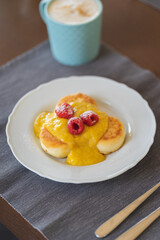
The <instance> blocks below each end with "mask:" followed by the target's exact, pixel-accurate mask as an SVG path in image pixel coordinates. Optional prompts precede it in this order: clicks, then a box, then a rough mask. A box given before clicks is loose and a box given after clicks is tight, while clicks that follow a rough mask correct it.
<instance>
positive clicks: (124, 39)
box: [0, 0, 160, 240]
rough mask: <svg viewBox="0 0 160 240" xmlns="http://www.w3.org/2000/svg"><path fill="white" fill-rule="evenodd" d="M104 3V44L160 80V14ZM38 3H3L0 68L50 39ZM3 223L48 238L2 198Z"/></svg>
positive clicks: (135, 4) (133, 1)
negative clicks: (152, 73) (149, 71)
mask: <svg viewBox="0 0 160 240" xmlns="http://www.w3.org/2000/svg"><path fill="white" fill-rule="evenodd" d="M102 1H103V5H104V14H103V31H102V41H103V42H104V43H105V44H108V45H109V46H111V47H112V48H114V49H115V50H117V51H118V52H120V53H121V54H123V55H126V56H127V57H129V58H131V59H132V60H133V61H134V62H136V63H137V64H138V65H139V66H141V67H143V68H146V69H149V70H151V71H152V72H154V73H155V74H156V75H157V76H158V77H159V78H160V27H159V26H160V12H159V11H158V10H156V9H154V8H152V7H150V6H148V5H145V4H143V3H142V2H140V1H138V0H112V1H111V0H102ZM38 4H39V1H35V0H34V1H33V0H14V1H10V0H5V1H4V0H0V6H1V7H0V31H1V34H0V36H1V37H0V65H3V64H5V63H6V62H7V61H9V60H11V59H13V58H14V57H16V56H17V55H20V54H22V53H23V52H25V51H27V50H29V49H30V48H32V47H34V46H35V45H37V44H38V43H40V42H42V41H44V40H45V39H47V31H46V28H45V25H44V23H43V21H42V20H41V18H40V15H39V11H38ZM0 221H1V222H2V223H3V224H4V225H6V226H7V227H8V228H9V229H10V230H11V231H12V232H13V233H14V234H15V235H16V236H17V237H18V238H19V239H22V240H28V239H30V240H32V239H34V240H36V239H41V240H42V239H44V237H43V236H42V235H41V234H40V233H39V232H38V231H37V230H35V229H34V228H32V226H30V225H29V223H27V222H26V221H25V220H24V219H23V218H22V217H21V216H20V215H19V214H18V213H17V212H16V211H15V210H14V209H12V207H11V206H10V205H8V203H6V202H5V201H4V200H3V199H2V198H0Z"/></svg>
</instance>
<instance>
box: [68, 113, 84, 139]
mask: <svg viewBox="0 0 160 240" xmlns="http://www.w3.org/2000/svg"><path fill="white" fill-rule="evenodd" d="M67 127H68V130H69V132H70V133H71V134H73V135H78V134H80V133H81V132H83V129H84V126H83V121H82V119H81V118H78V117H73V118H70V119H69V120H68V124H67Z"/></svg>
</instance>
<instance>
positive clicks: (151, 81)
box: [0, 42, 160, 240]
mask: <svg viewBox="0 0 160 240" xmlns="http://www.w3.org/2000/svg"><path fill="white" fill-rule="evenodd" d="M87 74H88V75H99V76H105V77H109V78H112V79H115V80H116V81H117V82H123V83H125V84H127V85H128V86H129V87H132V88H134V89H136V90H137V91H138V92H139V93H140V94H141V95H142V96H143V97H144V98H145V99H146V100H147V101H148V102H149V105H150V107H151V108H152V110H153V112H154V114H155V117H156V120H157V133H156V137H155V142H154V144H153V145H152V147H151V149H150V151H149V153H148V154H147V156H146V157H145V158H144V159H143V160H142V161H141V162H140V163H139V164H138V165H137V166H135V167H134V168H132V169H131V170H129V171H127V172H126V173H124V174H123V175H121V176H119V177H116V178H114V179H111V180H108V181H104V182H99V183H92V184H80V185H75V184H63V183H58V182H54V181H51V180H48V179H45V178H42V177H40V176H38V175H36V174H34V173H32V172H31V171H29V170H27V169H26V168H24V167H23V166H22V165H21V164H20V163H19V162H18V161H17V160H16V159H15V158H14V156H13V155H12V153H11V151H10V149H9V146H8V145H7V142H6V134H5V126H6V123H7V118H8V115H9V114H10V112H11V110H12V108H13V107H14V105H15V103H16V102H17V101H18V100H19V99H20V98H21V97H22V96H23V95H24V94H25V93H27V92H28V91H30V90H31V89H33V88H35V87H37V86H38V85H39V84H41V83H44V82H48V81H49V80H51V79H55V78H58V77H65V76H66V77H67V76H71V75H87ZM62 87H63V86H62ZM91 87H92V86H91ZM53 94H54V93H53ZM159 95H160V80H159V79H157V78H156V77H155V75H154V74H152V73H151V72H150V71H147V70H143V69H141V68H140V67H138V66H137V65H136V64H134V63H133V62H131V61H130V60H129V59H127V58H126V57H123V56H122V55H119V54H118V53H116V52H114V51H113V50H111V49H110V48H108V47H104V46H102V48H101V53H100V56H99V58H97V59H96V60H95V61H93V62H92V63H90V64H87V65H85V66H79V67H74V68H72V67H67V66H62V65H60V64H59V63H57V62H56V61H54V60H53V58H52V56H51V53H50V49H49V45H48V42H45V43H43V44H42V45H39V46H38V47H36V48H34V49H33V50H31V51H29V52H27V53H25V54H24V55H22V56H20V57H18V58H17V59H16V60H13V61H12V62H10V63H8V64H6V65H5V66H3V67H1V68H0V112H1V114H0V144H1V151H0V194H1V196H2V197H3V198H4V199H6V200H7V201H8V202H9V204H11V205H12V207H13V208H15V209H16V210H17V211H18V212H19V213H20V214H21V215H22V216H23V217H24V218H25V219H26V220H27V221H28V222H29V223H30V224H32V225H33V226H34V227H35V228H37V229H38V230H39V231H41V232H42V233H43V234H44V236H46V238H47V239H49V240H52V239H54V240H94V239H96V237H95V236H94V231H95V229H96V228H97V227H98V226H99V224H101V223H103V221H105V220H106V219H108V218H110V217H111V216H112V215H113V214H115V213H116V212H118V211H119V210H120V209H122V208H123V207H125V206H126V205H127V204H129V203H130V202H132V201H133V200H134V199H135V198H137V197H138V196H140V195H141V194H142V193H144V192H145V191H146V190H148V189H149V188H150V187H152V186H153V185H154V184H156V183H157V182H158V181H159V180H160V141H159V140H160V124H159V121H160V97H159ZM126 101H127V99H126ZM26 117H27V116H26ZM135 117H136V116H135ZM135 151H136V149H135ZM129 157H130V156H129V155H128V158H129ZM33 161H34V159H33ZM158 194H159V191H157V192H156V193H155V194H154V195H153V196H152V197H151V198H150V199H149V200H147V201H146V202H145V203H144V204H143V205H142V206H141V207H139V209H138V210H137V211H135V212H134V213H133V214H132V215H131V216H130V217H129V218H128V219H127V220H126V221H125V222H124V223H123V224H121V226H120V227H118V228H117V230H116V231H114V232H113V233H112V234H110V236H108V237H107V238H106V239H111V240H112V239H115V237H117V236H118V235H119V234H121V233H122V232H123V231H125V230H126V229H128V228H129V227H130V226H131V225H132V224H135V223H136V222H137V221H138V220H140V219H142V218H143V217H145V216H146V215H148V214H149V213H150V212H151V211H153V210H154V209H155V208H157V207H158V206H159V198H158ZM158 223H159V222H158V220H157V221H156V222H155V223H154V224H153V225H152V226H150V228H149V229H148V230H147V231H145V233H143V234H142V235H141V237H140V238H139V239H145V240H146V239H152V240H158V239H159V226H158Z"/></svg>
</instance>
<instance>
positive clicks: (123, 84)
mask: <svg viewBox="0 0 160 240" xmlns="http://www.w3.org/2000/svg"><path fill="white" fill-rule="evenodd" d="M86 77H87V78H91V77H95V78H101V79H103V80H105V81H106V80H108V81H111V82H112V83H114V84H116V85H117V84H118V85H121V86H123V87H125V88H127V89H129V90H131V91H133V92H134V93H136V94H137V95H139V97H140V98H141V99H142V100H143V101H144V103H145V104H146V106H147V108H148V110H149V111H150V114H151V115H152V120H153V122H154V126H153V132H152V138H151V139H150V145H149V146H148V147H147V149H146V150H145V151H144V152H145V153H144V152H143V153H141V156H140V157H139V158H137V159H138V160H137V159H136V160H135V161H134V162H133V163H132V164H129V165H127V166H126V167H124V168H122V169H121V170H119V171H118V172H115V173H112V174H110V175H108V176H106V177H105V178H104V176H103V177H98V178H96V179H83V180H77V179H75V178H73V177H72V178H71V179H64V178H58V177H55V179H53V177H51V176H49V175H48V176H46V174H44V173H43V172H41V171H39V170H37V171H36V170H35V169H32V168H31V167H28V166H27V165H26V164H25V163H23V161H22V160H21V159H19V157H18V154H16V150H15V149H14V147H13V146H12V143H11V138H10V136H9V127H10V124H11V120H12V118H13V116H14V113H15V112H16V110H17V108H18V106H19V105H20V104H21V103H22V102H23V101H24V100H25V99H26V98H27V97H28V96H29V95H32V94H33V93H35V92H37V91H39V89H41V88H43V87H45V86H49V85H50V84H52V83H55V82H58V81H63V80H65V81H67V79H71V78H86ZM155 133H156V119H155V115H154V113H153V111H152V109H151V108H150V106H149V104H148V102H147V101H146V99H144V98H143V97H142V95H141V94H140V93H139V92H138V91H136V90H135V89H133V88H131V87H129V86H127V84H125V83H122V82H117V81H116V80H113V79H110V78H107V77H102V76H97V75H78V76H76V75H72V76H68V77H62V78H55V79H52V80H50V81H48V82H45V83H42V84H40V85H38V86H37V87H35V88H33V89H31V90H30V91H29V92H27V93H26V94H24V95H23V96H22V97H21V98H20V99H19V100H18V101H17V103H16V104H15V106H14V107H13V109H12V111H11V113H10V114H9V116H8V121H7V124H6V136H7V143H8V145H9V147H10V149H11V151H12V154H13V155H14V157H15V158H16V160H17V161H18V162H20V163H21V164H22V165H23V166H24V167H25V168H27V169H28V170H30V171H32V172H34V173H36V174H37V175H39V176H41V177H43V178H47V179H50V180H52V181H56V182H61V183H75V184H84V183H96V182H101V181H106V180H109V179H112V178H115V177H117V176H119V175H121V174H123V173H124V172H126V171H128V170H129V169H131V168H133V167H135V166H136V165H137V164H138V163H139V162H140V161H141V160H142V159H143V158H144V157H145V156H146V155H147V153H148V152H149V150H150V148H151V146H152V144H153V142H154V138H155Z"/></svg>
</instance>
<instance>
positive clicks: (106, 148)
mask: <svg viewBox="0 0 160 240" xmlns="http://www.w3.org/2000/svg"><path fill="white" fill-rule="evenodd" d="M124 139H125V130H124V126H123V124H122V123H121V122H120V121H119V119H117V118H114V117H110V116H109V118H108V130H107V131H106V133H105V134H104V136H103V137H102V138H101V139H100V140H99V141H98V143H97V148H98V150H99V151H100V152H101V153H103V154H109V153H111V152H115V151H116V150H118V149H119V148H120V147H121V146H122V144H123V143H124Z"/></svg>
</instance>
